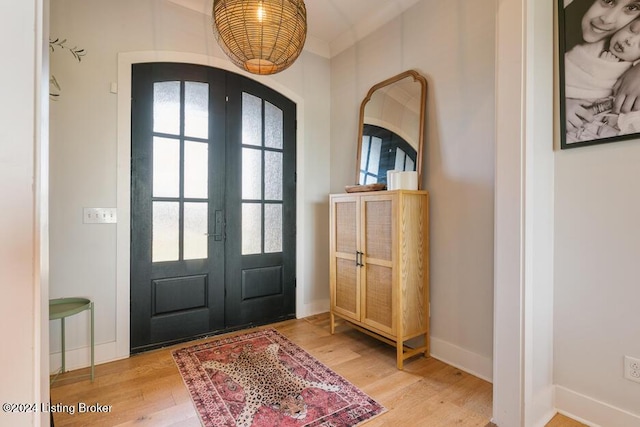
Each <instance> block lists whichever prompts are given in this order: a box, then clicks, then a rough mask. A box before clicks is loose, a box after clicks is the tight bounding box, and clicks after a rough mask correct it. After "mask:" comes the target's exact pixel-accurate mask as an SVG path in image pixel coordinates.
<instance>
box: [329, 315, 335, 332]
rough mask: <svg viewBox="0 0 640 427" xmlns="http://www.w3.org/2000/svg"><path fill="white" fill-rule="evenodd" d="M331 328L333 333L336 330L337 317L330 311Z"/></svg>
mask: <svg viewBox="0 0 640 427" xmlns="http://www.w3.org/2000/svg"><path fill="white" fill-rule="evenodd" d="M329 325H330V326H329V330H330V332H331V335H333V334H334V333H335V332H336V317H335V316H334V315H333V313H329Z"/></svg>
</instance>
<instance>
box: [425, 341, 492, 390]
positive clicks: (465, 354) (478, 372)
mask: <svg viewBox="0 0 640 427" xmlns="http://www.w3.org/2000/svg"><path fill="white" fill-rule="evenodd" d="M430 354H431V356H433V357H434V358H436V359H438V360H441V361H443V362H444V363H446V364H448V365H451V366H455V367H456V368H458V369H462V370H463V371H465V372H468V373H470V374H471V375H475V376H476V377H478V378H482V379H483V380H485V381H489V382H493V360H491V358H489V357H486V356H482V355H480V354H477V353H474V352H471V351H469V350H465V349H464V348H462V347H458V346H457V345H454V344H451V343H450V342H447V341H443V340H441V339H438V338H435V337H431V349H430Z"/></svg>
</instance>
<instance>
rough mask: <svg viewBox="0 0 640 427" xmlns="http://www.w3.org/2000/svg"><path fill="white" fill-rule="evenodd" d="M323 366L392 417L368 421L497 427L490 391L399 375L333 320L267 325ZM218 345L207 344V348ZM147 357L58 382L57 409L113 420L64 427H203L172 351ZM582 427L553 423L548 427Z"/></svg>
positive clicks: (434, 363) (434, 373) (444, 377)
mask: <svg viewBox="0 0 640 427" xmlns="http://www.w3.org/2000/svg"><path fill="white" fill-rule="evenodd" d="M270 327H274V328H275V329H277V330H278V331H279V332H280V333H282V334H283V335H285V336H286V337H288V338H289V339H290V340H291V341H293V342H295V343H296V344H298V345H299V346H301V347H302V348H304V349H305V350H307V351H308V352H309V353H311V354H312V355H313V356H314V357H316V358H317V359H318V360H320V361H321V362H323V363H324V364H326V365H327V366H329V367H330V368H331V369H333V370H334V371H336V372H337V373H339V374H340V375H342V376H343V377H345V378H346V379H348V380H349V381H350V382H352V383H353V384H355V385H356V386H358V387H360V388H361V389H362V390H363V391H364V392H365V393H367V394H368V395H369V396H371V397H372V398H374V399H375V400H377V401H378V402H379V403H381V404H382V405H383V406H385V407H386V408H387V409H388V411H387V412H386V413H384V414H382V415H381V416H379V417H377V418H375V419H373V420H371V421H370V422H368V423H367V424H366V425H367V427H378V426H429V427H431V426H433V427H437V426H442V427H445V426H452V425H457V426H479V427H489V426H492V424H490V422H489V420H490V418H491V405H492V400H491V394H492V386H491V384H490V383H488V382H486V381H484V380H481V379H479V378H476V377H474V376H472V375H469V374H467V373H465V372H463V371H461V370H459V369H456V368H454V367H451V366H449V365H446V364H444V363H442V362H440V361H438V360H436V359H434V358H428V359H427V358H424V357H416V358H414V359H410V360H409V361H407V362H406V363H405V369H404V370H403V371H399V370H397V369H396V368H395V349H394V348H393V347H391V346H388V345H386V344H383V343H380V342H379V341H377V340H375V339H373V338H370V337H368V336H367V335H365V334H362V333H359V332H357V331H355V330H353V329H351V328H349V327H348V326H346V325H339V326H338V327H337V328H336V334H335V335H333V336H332V335H330V334H329V318H328V315H326V314H323V315H318V316H313V317H309V318H306V319H300V320H289V321H286V322H282V323H277V324H274V325H270ZM216 338H217V337H212V338H209V340H212V339H216ZM191 344H193V343H189V344H179V345H177V346H174V347H169V348H166V349H161V350H156V351H150V352H147V353H143V354H139V355H136V356H132V357H130V358H128V359H125V360H120V361H116V362H111V363H106V364H102V365H99V366H97V367H96V377H95V380H94V382H93V383H91V382H90V381H89V379H88V378H73V377H77V376H78V375H81V374H85V373H87V372H88V369H84V370H78V371H73V372H68V373H66V374H64V375H61V376H59V377H58V379H57V380H56V382H54V384H53V385H52V388H51V399H52V403H53V404H54V405H55V404H62V405H69V406H73V407H75V408H77V407H78V403H80V402H82V403H85V404H87V405H94V404H96V403H99V404H100V405H111V412H108V413H82V414H80V413H78V412H77V411H76V413H75V414H74V415H70V414H67V413H57V414H55V415H54V420H55V425H56V427H62V426H88V425H90V426H109V427H112V426H153V427H161V426H199V425H200V421H199V419H198V415H197V413H196V411H195V409H194V407H193V404H192V403H191V399H190V397H189V393H188V392H187V389H186V387H185V386H184V384H183V382H182V378H181V376H180V374H179V373H178V369H177V368H176V365H175V363H174V361H173V358H172V356H171V350H173V349H175V348H180V347H183V346H186V345H191ZM577 426H582V424H580V423H576V422H575V421H573V420H570V419H568V418H566V417H562V416H559V415H558V416H556V417H555V418H554V419H553V420H552V421H551V422H550V423H549V424H548V425H547V427H577Z"/></svg>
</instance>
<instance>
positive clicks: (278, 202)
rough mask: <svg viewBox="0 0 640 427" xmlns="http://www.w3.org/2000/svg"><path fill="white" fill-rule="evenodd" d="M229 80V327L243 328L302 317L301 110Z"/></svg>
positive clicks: (238, 80) (258, 88)
mask: <svg viewBox="0 0 640 427" xmlns="http://www.w3.org/2000/svg"><path fill="white" fill-rule="evenodd" d="M228 82H229V87H230V88H231V89H230V96H229V102H228V108H229V111H231V112H232V113H230V114H229V115H228V122H227V123H228V138H229V140H230V145H233V146H234V147H235V148H234V149H230V150H229V151H228V157H227V165H228V173H227V188H228V193H227V209H229V210H231V211H234V212H238V213H239V214H238V215H229V216H228V217H227V232H228V233H229V235H230V236H231V235H233V236H236V238H233V239H227V246H226V249H227V259H226V271H227V276H226V280H227V316H226V321H227V325H228V326H229V327H240V326H246V325H250V324H255V323H264V322H265V321H274V320H279V319H286V318H292V317H294V316H295V286H296V284H295V247H296V242H295V236H296V228H295V206H296V203H295V185H296V182H295V131H296V129H295V120H291V119H288V118H292V117H295V104H293V103H292V102H291V101H290V100H288V99H287V98H285V97H283V96H282V95H280V94H278V93H276V92H273V91H272V90H270V89H268V88H266V87H265V86H263V85H260V84H259V83H257V82H255V81H253V80H250V79H246V78H243V77H241V76H238V75H230V76H229V80H228Z"/></svg>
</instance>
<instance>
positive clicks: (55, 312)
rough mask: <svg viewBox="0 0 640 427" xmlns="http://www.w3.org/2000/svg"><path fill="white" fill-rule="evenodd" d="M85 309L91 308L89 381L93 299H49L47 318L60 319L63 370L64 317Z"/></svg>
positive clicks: (62, 370)
mask: <svg viewBox="0 0 640 427" xmlns="http://www.w3.org/2000/svg"><path fill="white" fill-rule="evenodd" d="M85 310H91V374H90V375H91V382H93V377H94V370H95V366H94V355H93V352H94V338H93V301H91V300H88V299H86V298H58V299H52V300H49V320H56V319H60V322H61V329H62V369H61V371H60V372H61V373H63V372H65V355H64V353H65V348H64V319H65V318H66V317H69V316H73V315H74V314H78V313H80V312H82V311H85Z"/></svg>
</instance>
